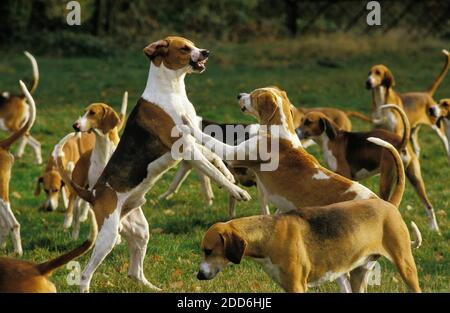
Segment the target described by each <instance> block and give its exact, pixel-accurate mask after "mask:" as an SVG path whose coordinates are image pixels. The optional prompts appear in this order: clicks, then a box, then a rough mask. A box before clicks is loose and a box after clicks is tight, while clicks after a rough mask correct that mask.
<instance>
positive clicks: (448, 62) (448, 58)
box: [427, 49, 450, 96]
mask: <svg viewBox="0 0 450 313" xmlns="http://www.w3.org/2000/svg"><path fill="white" fill-rule="evenodd" d="M442 53H443V54H444V55H445V64H444V67H443V68H442V70H441V72H440V73H439V75H438V76H437V77H436V79H435V80H434V82H433V84H432V85H431V86H430V88H428V91H427V92H428V93H429V94H430V96H433V95H434V93H435V91H436V89H437V88H438V87H439V85H440V84H441V82H442V80H443V79H444V77H445V75H447V72H448V69H449V68H450V54H449V52H448V51H447V50H445V49H444V50H442Z"/></svg>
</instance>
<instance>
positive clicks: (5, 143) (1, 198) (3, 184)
mask: <svg viewBox="0 0 450 313" xmlns="http://www.w3.org/2000/svg"><path fill="white" fill-rule="evenodd" d="M20 87H21V88H22V91H23V94H24V95H25V97H26V99H27V101H28V103H29V105H30V110H29V114H28V121H26V122H25V124H24V125H22V127H21V128H19V130H18V131H17V132H15V133H13V134H12V135H11V136H9V137H8V138H6V139H3V140H2V141H0V246H4V245H6V237H7V236H8V234H9V233H11V237H12V242H13V246H14V252H15V253H16V254H18V255H22V253H23V251H22V242H21V239H20V224H19V222H18V221H17V219H16V218H15V216H14V213H13V211H12V210H11V204H10V202H9V181H10V180H11V168H12V166H13V164H14V157H13V155H12V154H11V153H10V152H9V148H10V147H11V145H12V144H13V143H15V142H16V141H17V140H19V139H20V138H21V137H22V136H24V135H25V134H26V133H27V132H28V131H30V129H31V127H32V126H33V124H34V121H35V119H36V106H35V103H34V100H33V98H32V97H31V94H30V93H29V92H28V89H27V87H26V86H25V84H24V83H23V82H22V81H20Z"/></svg>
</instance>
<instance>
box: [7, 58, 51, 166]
mask: <svg viewBox="0 0 450 313" xmlns="http://www.w3.org/2000/svg"><path fill="white" fill-rule="evenodd" d="M24 54H25V56H26V57H27V58H28V59H29V60H30V62H31V67H32V69H33V77H32V82H31V84H30V87H29V91H30V94H31V95H33V93H34V92H35V91H36V89H37V86H38V84H39V68H38V64H37V62H36V59H35V57H34V56H33V55H32V54H31V53H29V52H27V51H25V52H24ZM26 100H27V99H26V96H25V94H24V93H21V94H17V95H15V94H11V93H9V92H7V91H4V92H2V93H0V130H3V131H7V132H9V133H15V132H17V131H19V129H20V128H21V127H22V126H23V124H25V123H26V121H27V120H28V118H29V115H30V112H29V110H30V108H29V105H28V104H27V103H26ZM26 145H29V146H30V147H31V148H32V149H33V151H34V157H35V161H36V163H37V164H41V163H42V151H41V144H40V142H39V141H37V140H36V139H35V138H34V137H33V136H31V135H30V134H29V133H26V134H25V136H23V137H22V141H21V142H20V144H19V147H18V148H17V151H16V154H15V156H16V157H17V158H20V157H22V155H23V153H24V151H25V146H26Z"/></svg>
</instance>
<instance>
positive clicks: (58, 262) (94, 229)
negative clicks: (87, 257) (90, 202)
mask: <svg viewBox="0 0 450 313" xmlns="http://www.w3.org/2000/svg"><path fill="white" fill-rule="evenodd" d="M89 215H90V217H91V232H90V234H89V238H88V239H86V241H85V242H83V243H82V244H81V246H79V247H77V248H75V249H73V250H71V251H69V252H67V253H65V254H63V255H60V256H58V257H56V258H54V259H52V260H49V261H47V262H44V263H41V264H39V265H38V270H39V272H40V273H41V274H42V275H50V274H51V273H52V272H53V271H54V270H56V269H57V268H58V267H61V266H63V265H64V264H66V263H68V262H70V261H72V260H73V259H75V258H77V257H79V256H81V255H83V254H84V253H86V252H87V251H89V250H90V249H91V248H92V247H93V246H94V244H95V240H96V239H97V234H98V226H97V220H96V218H95V214H94V211H93V210H89Z"/></svg>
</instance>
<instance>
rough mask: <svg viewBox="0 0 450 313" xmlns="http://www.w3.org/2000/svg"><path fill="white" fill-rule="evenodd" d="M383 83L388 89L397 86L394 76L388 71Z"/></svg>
mask: <svg viewBox="0 0 450 313" xmlns="http://www.w3.org/2000/svg"><path fill="white" fill-rule="evenodd" d="M381 83H382V85H383V86H385V87H386V88H391V87H394V86H395V79H394V75H392V73H391V71H390V70H387V71H386V73H384V77H383V81H382V82H381Z"/></svg>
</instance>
